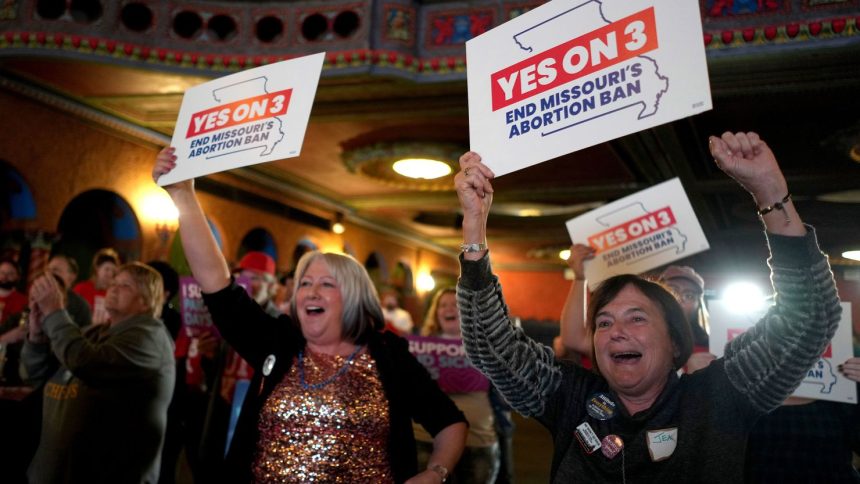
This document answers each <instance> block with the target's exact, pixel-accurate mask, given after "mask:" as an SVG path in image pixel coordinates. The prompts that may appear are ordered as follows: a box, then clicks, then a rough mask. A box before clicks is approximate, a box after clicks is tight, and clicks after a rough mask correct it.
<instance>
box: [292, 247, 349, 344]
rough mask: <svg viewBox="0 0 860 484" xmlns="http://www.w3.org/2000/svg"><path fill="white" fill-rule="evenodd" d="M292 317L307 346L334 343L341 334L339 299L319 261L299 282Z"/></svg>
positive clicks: (331, 278) (325, 267) (333, 282)
mask: <svg viewBox="0 0 860 484" xmlns="http://www.w3.org/2000/svg"><path fill="white" fill-rule="evenodd" d="M295 304H296V315H295V316H297V317H298V318H299V323H300V324H301V328H302V334H303V335H304V337H305V339H306V340H308V342H310V343H314V344H317V345H326V344H334V343H338V342H340V341H341V339H342V332H343V329H342V328H343V326H342V324H343V295H342V293H341V289H340V283H339V282H338V281H337V280H336V279H335V278H334V276H333V275H332V273H331V270H329V267H328V265H327V264H326V263H325V260H324V259H323V258H317V259H314V260H313V262H311V263H310V264H309V265H308V268H307V270H305V273H304V274H302V277H301V279H299V284H298V288H297V289H296V294H295Z"/></svg>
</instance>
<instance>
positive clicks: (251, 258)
mask: <svg viewBox="0 0 860 484" xmlns="http://www.w3.org/2000/svg"><path fill="white" fill-rule="evenodd" d="M239 269H242V270H252V271H257V272H265V273H266V274H269V275H272V276H274V275H275V259H272V257H271V256H269V254H266V253H265V252H259V251H255V250H252V251H250V252H247V253H245V255H243V256H242V260H240V261H239Z"/></svg>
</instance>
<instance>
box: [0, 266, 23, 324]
mask: <svg viewBox="0 0 860 484" xmlns="http://www.w3.org/2000/svg"><path fill="white" fill-rule="evenodd" d="M20 277H21V273H20V271H19V270H18V265H17V264H15V261H13V260H11V259H3V260H0V328H5V326H6V320H7V319H9V317H10V316H12V315H13V314H18V313H20V312H21V311H23V310H24V308H25V307H27V296H26V295H24V294H23V293H22V292H20V291H18V289H17V286H18V279H20ZM0 332H2V331H0Z"/></svg>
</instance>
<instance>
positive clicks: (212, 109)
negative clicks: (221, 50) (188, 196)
mask: <svg viewBox="0 0 860 484" xmlns="http://www.w3.org/2000/svg"><path fill="white" fill-rule="evenodd" d="M324 57H325V54H324V53H320V54H314V55H309V56H305V57H299V58H297V59H290V60H286V61H283V62H278V63H275V64H271V65H267V66H262V67H257V68H255V69H250V70H247V71H242V72H237V73H236V74H232V75H229V76H225V77H221V78H219V79H215V80H213V81H209V82H206V83H204V84H200V85H198V86H194V87H192V88H191V89H189V90H187V91H186V92H185V96H184V97H183V98H182V106H181V107H180V109H179V117H178V118H177V120H176V128H175V130H174V131H173V140H172V141H171V145H172V146H173V147H175V148H176V157H177V160H176V168H174V169H173V171H171V172H170V173H168V174H166V175H162V176H161V178H159V179H158V184H159V185H162V186H163V185H168V184H171V183H175V182H178V181H182V180H187V179H189V178H194V177H197V176H201V175H208V174H209V173H216V172H219V171H225V170H229V169H232V168H237V167H240V166H247V165H253V164H256V163H263V162H266V161H272V160H280V159H283V158H292V157H294V156H299V153H300V152H301V149H302V141H304V138H305V129H306V128H307V125H308V118H309V117H310V114H311V107H312V106H313V102H314V96H315V95H316V90H317V83H318V82H319V78H320V72H321V71H322V64H323V59H324Z"/></svg>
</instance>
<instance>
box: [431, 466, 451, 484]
mask: <svg viewBox="0 0 860 484" xmlns="http://www.w3.org/2000/svg"><path fill="white" fill-rule="evenodd" d="M427 470H429V471H433V472H435V473H436V474H439V477H441V478H442V482H445V481H447V480H448V468H447V467H445V466H443V465H442V464H431V465H429V466H427Z"/></svg>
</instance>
